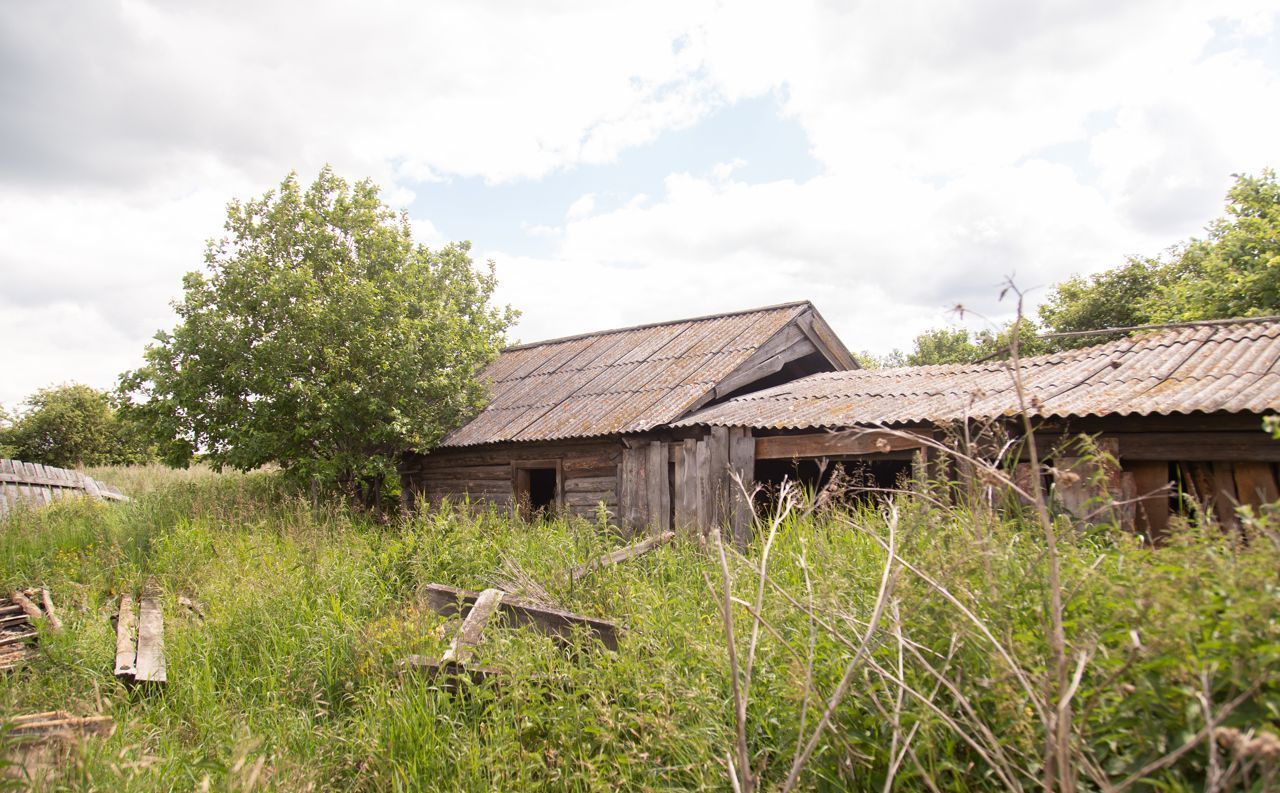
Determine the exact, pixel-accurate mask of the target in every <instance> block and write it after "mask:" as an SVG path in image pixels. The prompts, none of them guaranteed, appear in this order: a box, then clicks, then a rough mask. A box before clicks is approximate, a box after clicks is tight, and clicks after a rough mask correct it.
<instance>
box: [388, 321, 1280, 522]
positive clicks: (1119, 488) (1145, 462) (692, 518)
mask: <svg viewBox="0 0 1280 793" xmlns="http://www.w3.org/2000/svg"><path fill="white" fill-rule="evenodd" d="M485 376H486V377H487V378H488V379H489V381H490V382H491V389H492V393H491V396H492V398H491V401H490V403H489V405H488V406H487V407H486V408H485V409H484V410H483V411H482V412H481V413H480V414H479V415H478V416H476V417H475V418H474V419H473V420H472V421H470V422H469V423H468V424H466V425H464V426H463V427H461V428H459V429H458V430H456V431H455V432H453V433H452V434H450V435H449V436H447V437H446V438H445V440H444V442H443V443H442V445H441V446H440V448H438V449H436V450H434V451H432V452H431V453H430V454H425V455H412V456H410V457H409V458H408V460H407V463H406V467H405V470H404V478H405V484H406V487H407V490H409V491H410V492H412V493H414V494H415V497H416V498H419V499H426V500H429V501H431V502H439V501H441V500H442V499H446V498H447V499H450V500H453V501H460V500H463V499H469V500H470V501H472V502H473V503H474V502H488V503H493V504H497V505H499V506H502V507H508V508H519V509H521V510H524V511H525V512H526V514H528V513H530V512H533V511H536V510H539V509H545V510H548V511H559V512H563V513H571V514H577V515H583V516H590V515H592V514H593V513H594V512H595V510H596V509H597V508H598V506H599V505H603V506H604V507H605V508H607V509H608V510H610V512H612V513H613V514H614V515H615V518H616V519H617V520H618V521H619V522H620V523H621V524H623V525H624V526H627V527H629V528H631V529H636V530H638V529H643V528H648V529H650V530H654V531H656V530H664V529H668V528H677V529H685V528H687V529H694V530H697V529H705V528H707V527H709V526H712V525H720V526H728V527H731V528H732V529H733V531H734V534H735V536H736V537H737V538H738V539H739V540H743V539H745V537H746V533H747V532H748V531H749V528H750V525H751V521H752V517H753V504H752V502H751V501H750V500H749V499H748V498H746V497H744V491H743V488H741V487H739V486H738V485H737V484H736V482H735V478H737V479H741V480H742V481H743V482H744V483H748V484H749V483H751V482H753V481H755V482H764V483H768V482H777V481H779V480H781V479H782V478H783V477H784V476H785V477H789V478H793V479H795V478H799V479H801V480H805V479H808V480H809V482H810V483H811V484H815V485H820V484H822V477H825V476H829V475H830V473H831V471H832V470H834V467H833V465H832V464H833V463H838V464H839V465H838V466H836V467H840V468H841V470H848V469H850V468H856V469H857V470H858V472H859V474H860V475H861V476H862V477H864V478H865V480H866V481H869V483H870V484H871V485H872V486H878V487H882V488H892V487H894V486H895V483H896V482H899V481H901V479H902V477H903V476H904V475H905V474H907V473H909V472H911V471H912V470H913V469H914V470H917V471H919V470H920V469H921V468H922V467H925V468H927V467H928V465H929V464H930V461H929V459H928V457H929V454H930V453H929V451H928V446H929V444H928V440H937V439H942V438H944V437H947V436H948V434H950V435H951V436H952V437H953V438H954V437H956V436H964V435H966V433H968V434H970V435H972V436H977V435H982V436H983V437H992V433H993V431H995V432H996V434H1002V436H1003V437H1005V438H1012V439H1015V440H1016V438H1017V437H1018V436H1019V435H1020V433H1021V429H1020V423H1019V422H1018V421H1016V420H1015V419H1016V418H1017V417H1018V416H1019V415H1020V404H1019V399H1018V396H1017V390H1016V389H1015V388H1014V380H1013V378H1012V377H1011V375H1010V367H1009V366H1008V365H1007V364H1006V363H1004V362H999V361H994V362H988V363H980V364H972V365H950V366H925V367H912V368H896V369H879V370H863V369H859V368H858V367H857V364H856V363H855V362H854V360H853V358H852V356H851V355H850V354H849V352H848V350H847V349H846V348H845V346H844V344H843V343H842V342H841V341H840V340H839V338H837V337H836V335H835V334H834V333H833V332H832V330H831V328H830V327H829V326H828V325H827V323H826V322H825V321H823V319H822V317H821V316H820V315H819V314H818V312H817V311H816V310H815V309H814V307H813V306H812V305H811V304H809V303H807V302H802V303H791V304H786V305H782V306H775V307H770V308H763V309H754V310H749V311H743V312H738V313H732V314H721V315H716V316H711V317H701V318H697V319H690V320H681V321H673V322H666V323H659V324H654V325H644V326H640V327H635V328H626V329H621V330H611V331H604V332H600V333H593V334H587V335H583V336H575V337H571V338H565V339H555V340H552V341H547V342H540V343H537V344H527V345H521V346H517V347H510V348H508V349H506V350H504V351H503V352H502V353H501V355H500V356H499V358H498V359H497V360H496V361H495V362H494V363H493V364H492V365H491V366H490V367H489V369H488V370H487V371H486V373H485ZM1019 379H1020V381H1021V383H1022V387H1023V392H1024V393H1023V404H1022V407H1025V409H1026V410H1027V411H1028V412H1029V413H1030V415H1031V416H1032V417H1033V419H1034V423H1035V426H1036V430H1037V432H1036V437H1037V438H1038V439H1039V443H1040V446H1041V448H1042V449H1044V450H1046V451H1048V452H1049V453H1050V454H1057V457H1056V458H1052V457H1051V458H1050V459H1049V462H1051V463H1052V464H1053V465H1054V467H1055V468H1056V469H1057V470H1059V471H1063V470H1072V469H1073V467H1074V466H1079V465H1081V460H1080V458H1079V457H1077V456H1076V455H1079V454H1080V453H1079V452H1078V451H1071V449H1072V448H1075V447H1071V446H1068V445H1067V444H1066V443H1065V441H1066V440H1067V439H1068V438H1071V437H1076V436H1078V435H1080V434H1090V435H1092V436H1095V437H1097V438H1098V443H1099V444H1100V446H1101V448H1102V449H1103V450H1104V451H1106V452H1108V453H1109V454H1110V455H1111V456H1113V457H1114V458H1116V459H1117V460H1118V461H1119V466H1118V467H1117V468H1115V470H1112V471H1108V472H1107V476H1106V477H1105V478H1104V482H1103V483H1102V484H1101V485H1099V484H1098V483H1097V482H1096V481H1092V480H1096V477H1094V478H1092V479H1091V478H1090V477H1083V478H1081V479H1080V481H1079V482H1067V481H1065V480H1066V479H1067V478H1064V481H1063V482H1059V483H1058V486H1057V487H1056V488H1055V491H1056V492H1055V495H1056V497H1057V498H1058V499H1059V501H1060V503H1061V504H1063V505H1064V506H1066V507H1067V508H1069V509H1072V510H1073V511H1076V512H1077V513H1078V514H1082V515H1083V514H1091V513H1090V512H1089V511H1090V510H1096V505H1097V504H1098V503H1099V502H1101V501H1106V500H1108V499H1103V498H1101V496H1102V495H1107V496H1109V499H1110V500H1114V501H1118V502H1121V506H1120V507H1118V509H1120V510H1121V513H1122V514H1118V515H1116V517H1118V519H1120V520H1121V522H1123V523H1126V524H1132V525H1135V527H1136V528H1138V529H1140V530H1142V531H1145V532H1147V533H1149V534H1150V535H1151V536H1159V535H1161V534H1163V533H1164V532H1165V531H1166V528H1167V525H1168V522H1169V518H1170V515H1171V514H1172V513H1173V512H1174V511H1176V510H1179V509H1184V508H1185V504H1186V503H1187V499H1186V498H1184V496H1185V495H1187V494H1190V495H1191V496H1192V497H1193V499H1194V500H1195V501H1196V502H1198V503H1200V504H1206V505H1208V506H1209V507H1210V508H1212V509H1214V510H1215V511H1216V514H1217V515H1218V517H1219V518H1220V519H1221V520H1222V521H1223V522H1224V523H1226V524H1231V523H1232V522H1234V521H1235V519H1236V518H1235V513H1234V507H1235V506H1236V505H1238V504H1252V505H1257V504H1260V503H1262V502H1267V501H1273V500H1275V499H1276V497H1277V479H1276V469H1275V465H1276V463H1278V462H1280V442H1277V441H1273V440H1271V438H1270V436H1269V435H1267V434H1266V433H1264V432H1262V431H1261V425H1262V421H1261V417H1262V416H1263V415H1265V414H1267V413H1270V412H1274V411H1276V410H1280V322H1277V321H1271V320H1262V321H1247V320H1241V321H1232V322H1206V323H1200V324H1195V325H1191V326H1187V327H1179V328H1173V329H1169V330H1164V331H1160V332H1153V333H1147V334H1144V335H1139V336H1132V337H1124V338H1120V339H1118V340H1114V341H1110V342H1107V343H1104V344H1099V345H1097V346H1094V347H1088V348H1084V349H1079V350H1074V351H1070V352H1066V353H1060V354H1054V355H1044V356H1037V357H1033V358H1027V359H1024V360H1022V361H1021V364H1020V376H1019ZM932 462H933V464H936V463H937V461H936V460H934V461H932ZM1014 462H1015V463H1016V462H1017V461H1016V460H1015V461H1014ZM1024 467H1025V465H1024ZM951 473H952V474H954V473H955V471H954V470H953V471H951ZM1023 475H1027V474H1026V472H1025V471H1024V472H1023ZM1070 479H1073V480H1074V479H1075V477H1071V478H1070ZM1171 483H1172V487H1170V484H1171ZM1099 487H1103V488H1106V493H1105V494H1104V493H1101V492H1099V490H1098V488H1099ZM1139 496H1147V497H1146V498H1139ZM1135 505H1136V506H1135Z"/></svg>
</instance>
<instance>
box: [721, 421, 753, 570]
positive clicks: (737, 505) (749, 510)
mask: <svg viewBox="0 0 1280 793" xmlns="http://www.w3.org/2000/svg"><path fill="white" fill-rule="evenodd" d="M755 470H756V442H755V438H753V437H752V436H751V429H750V428H748V427H730V428H729V471H728V473H729V477H728V481H727V486H728V488H729V514H728V518H729V528H730V529H731V530H732V531H733V542H734V544H735V545H737V546H738V548H739V549H740V550H746V547H747V545H749V544H750V543H751V527H752V524H753V523H754V522H755V517H756V516H755V509H754V506H753V505H752V503H751V497H750V494H751V489H752V486H753V484H754V481H753V480H754V478H755ZM735 475H736V476H737V478H738V479H740V480H741V484H739V483H738V482H737V481H734V476H735ZM744 489H745V492H744Z"/></svg>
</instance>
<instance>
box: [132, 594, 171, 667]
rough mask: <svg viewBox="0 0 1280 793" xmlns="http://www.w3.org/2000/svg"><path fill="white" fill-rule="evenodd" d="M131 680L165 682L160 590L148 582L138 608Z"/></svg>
mask: <svg viewBox="0 0 1280 793" xmlns="http://www.w3.org/2000/svg"><path fill="white" fill-rule="evenodd" d="M133 679H134V680H136V681H138V682H140V683H163V682H165V668H164V617H163V615H162V614H161V612H160V589H159V588H158V587H157V586H156V585H155V582H154V581H148V582H147V584H146V586H144V587H143V589H142V601H141V603H140V604H139V606H138V660H137V663H136V665H135V667H134V673H133Z"/></svg>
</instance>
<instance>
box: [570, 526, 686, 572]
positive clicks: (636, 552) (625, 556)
mask: <svg viewBox="0 0 1280 793" xmlns="http://www.w3.org/2000/svg"><path fill="white" fill-rule="evenodd" d="M675 538H676V533H675V532H674V531H664V532H663V533H661V534H656V535H654V536H652V537H646V538H645V539H643V540H641V541H640V542H638V543H635V544H634V545H628V546H627V547H625V548H619V549H618V550H616V551H614V552H613V553H607V554H604V555H603V556H597V557H596V558H594V559H592V560H591V561H589V562H587V563H586V564H583V565H579V566H578V567H575V568H573V569H572V570H570V571H569V580H570V581H572V582H575V583H576V582H578V581H581V580H582V579H583V578H586V577H587V576H589V575H591V574H592V573H593V572H595V571H596V570H599V569H600V568H602V567H609V566H611V565H615V564H621V563H622V562H627V561H630V560H632V559H634V558H636V557H637V556H643V555H644V554H646V553H648V552H649V551H652V550H653V549H654V548H659V547H661V546H663V545H666V544H667V543H669V542H671V541H672V540H674V539H675Z"/></svg>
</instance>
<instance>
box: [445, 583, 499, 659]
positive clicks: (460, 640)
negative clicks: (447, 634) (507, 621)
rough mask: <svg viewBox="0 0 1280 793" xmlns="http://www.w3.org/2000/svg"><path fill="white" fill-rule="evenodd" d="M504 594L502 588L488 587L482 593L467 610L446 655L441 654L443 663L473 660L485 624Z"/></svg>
mask: <svg viewBox="0 0 1280 793" xmlns="http://www.w3.org/2000/svg"><path fill="white" fill-rule="evenodd" d="M502 596H503V592H502V590H500V589H486V590H484V591H483V592H481V593H480V595H479V597H477V598H476V602H475V604H474V605H472V606H471V610H470V611H468V612H467V616H466V619H464V620H463V621H462V627H461V628H459V629H458V635H457V636H454V637H453V641H451V642H449V648H448V649H447V650H445V651H444V655H442V656H440V663H441V664H449V663H458V664H466V663H467V662H468V661H470V660H471V656H472V655H474V654H475V650H476V645H478V644H479V643H480V638H481V634H482V633H483V632H484V626H485V625H487V624H489V618H490V617H492V616H493V615H494V612H496V611H497V610H498V604H500V603H501V602H502Z"/></svg>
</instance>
